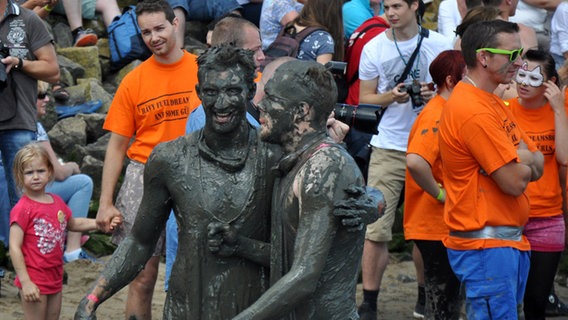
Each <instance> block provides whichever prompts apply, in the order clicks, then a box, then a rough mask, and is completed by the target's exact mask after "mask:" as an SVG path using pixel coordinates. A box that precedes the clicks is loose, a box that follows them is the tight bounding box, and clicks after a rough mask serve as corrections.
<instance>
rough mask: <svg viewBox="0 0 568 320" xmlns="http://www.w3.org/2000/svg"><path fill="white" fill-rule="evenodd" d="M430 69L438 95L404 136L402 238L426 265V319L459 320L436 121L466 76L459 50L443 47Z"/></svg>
mask: <svg viewBox="0 0 568 320" xmlns="http://www.w3.org/2000/svg"><path fill="white" fill-rule="evenodd" d="M429 70H430V74H431V75H432V80H433V81H434V83H435V84H436V87H437V95H436V96H435V97H434V98H432V99H431V100H430V101H429V102H428V104H426V106H425V107H424V109H423V110H422V112H421V113H420V115H419V116H418V117H417V118H416V121H415V122H414V125H413V127H412V129H411V131H410V135H409V139H408V149H407V152H406V180H405V193H404V196H405V202H404V220H403V221H404V237H405V238H406V240H414V244H415V246H414V251H415V252H414V253H413V258H414V260H415V264H419V261H417V259H419V257H420V256H421V257H422V260H423V263H424V280H425V281H424V287H425V293H426V303H425V310H424V317H425V318H426V319H458V318H459V316H460V310H461V305H462V301H463V298H462V297H461V295H460V283H459V281H458V279H457V278H456V276H455V275H454V273H453V271H452V268H451V267H450V263H449V262H448V255H447V251H446V248H445V247H444V244H443V243H442V239H443V238H444V237H445V236H447V235H448V233H449V229H448V227H447V226H446V224H445V223H444V218H443V214H444V201H445V199H446V193H445V191H444V187H443V186H444V179H443V177H442V161H441V158H440V152H439V147H438V137H439V136H438V123H439V120H440V115H441V114H442V109H443V108H444V105H445V103H446V100H447V99H448V97H449V96H450V93H451V92H452V90H453V88H454V87H455V85H456V84H457V83H458V82H459V81H460V80H461V79H462V77H463V75H464V74H465V61H464V59H463V56H462V54H461V51H457V50H446V51H443V52H442V53H440V54H439V55H438V56H437V57H436V58H435V59H434V60H433V61H432V63H431V64H430V68H429ZM417 250H418V252H417ZM417 272H418V271H417Z"/></svg>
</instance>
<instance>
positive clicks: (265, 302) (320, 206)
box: [233, 158, 340, 320]
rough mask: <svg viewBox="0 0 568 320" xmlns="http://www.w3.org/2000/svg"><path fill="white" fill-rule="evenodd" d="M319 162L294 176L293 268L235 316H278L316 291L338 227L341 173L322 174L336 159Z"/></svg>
mask: <svg viewBox="0 0 568 320" xmlns="http://www.w3.org/2000/svg"><path fill="white" fill-rule="evenodd" d="M318 163H319V164H320V165H319V166H318V164H314V162H313V161H308V162H307V164H306V165H305V166H304V168H303V169H302V170H301V172H300V173H298V175H297V176H296V177H295V180H294V187H293V189H294V196H295V197H297V198H298V204H299V208H298V209H299V213H298V216H299V221H298V228H297V234H296V240H295V243H294V253H293V254H291V256H293V257H294V261H293V263H292V266H291V268H290V270H289V271H288V272H287V273H286V274H285V275H284V276H283V277H282V278H281V279H280V280H278V281H277V282H276V283H275V284H273V285H272V286H271V287H270V288H269V289H268V290H267V291H266V292H265V293H264V294H263V295H262V296H261V297H260V298H259V299H258V300H257V301H256V302H255V303H254V304H253V305H251V306H250V307H249V308H247V309H246V310H245V311H243V312H242V313H241V314H239V315H237V316H236V317H235V318H233V319H234V320H243V319H264V320H268V319H278V317H280V316H283V315H285V314H287V313H289V312H290V311H292V310H293V309H294V308H295V307H296V306H298V305H299V304H301V303H302V302H304V301H306V299H308V297H309V296H310V295H311V294H312V293H313V292H314V291H315V289H316V287H317V283H318V280H319V278H320V275H321V272H322V270H323V268H324V266H325V262H326V258H327V255H328V252H329V250H330V247H331V244H332V242H333V239H334V236H335V233H336V229H337V227H338V224H337V219H336V217H335V216H334V215H333V202H334V199H335V196H336V195H335V194H334V191H335V187H336V180H337V178H338V176H339V175H340V173H339V172H337V171H340V170H339V169H336V170H334V172H332V173H327V174H326V173H323V174H322V170H324V171H325V170H326V169H327V168H326V167H327V165H329V166H330V167H331V166H333V165H334V164H335V163H333V160H329V158H328V159H326V160H325V161H320V162H318ZM322 175H324V176H322ZM283 192H291V191H290V190H283ZM282 196H284V195H282Z"/></svg>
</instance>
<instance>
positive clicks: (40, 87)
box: [37, 80, 49, 92]
mask: <svg viewBox="0 0 568 320" xmlns="http://www.w3.org/2000/svg"><path fill="white" fill-rule="evenodd" d="M47 89H49V83H47V82H45V81H41V80H38V81H37V92H47Z"/></svg>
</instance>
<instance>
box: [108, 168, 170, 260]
mask: <svg viewBox="0 0 568 320" xmlns="http://www.w3.org/2000/svg"><path fill="white" fill-rule="evenodd" d="M143 191H144V164H143V163H140V162H137V161H133V160H130V163H129V164H128V166H127V167H126V173H125V174H124V180H123V182H122V186H121V187H120V191H119V192H118V195H117V197H116V204H115V206H116V208H117V209H118V211H120V213H122V226H121V227H120V228H118V229H117V230H116V231H115V232H114V233H113V234H112V243H114V244H116V245H118V244H120V242H122V240H124V238H126V236H127V235H129V234H130V231H131V230H132V226H133V225H134V220H135V219H136V215H137V214H138V208H139V207H140V202H141V201H142V194H143ZM164 242H165V231H162V234H161V235H160V238H159V239H158V243H157V244H156V249H154V254H153V255H154V256H160V255H162V253H163V250H164Z"/></svg>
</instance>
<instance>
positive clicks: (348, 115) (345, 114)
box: [333, 103, 383, 134]
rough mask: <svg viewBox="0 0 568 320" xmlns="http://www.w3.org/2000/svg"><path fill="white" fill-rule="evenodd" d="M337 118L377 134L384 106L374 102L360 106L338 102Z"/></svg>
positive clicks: (336, 108) (353, 126)
mask: <svg viewBox="0 0 568 320" xmlns="http://www.w3.org/2000/svg"><path fill="white" fill-rule="evenodd" d="M333 111H334V112H335V119H337V120H339V121H341V122H343V123H345V124H347V125H349V127H351V128H354V129H357V130H359V131H361V132H364V133H369V134H377V133H378V130H377V126H378V125H379V121H380V120H381V117H382V113H383V108H382V107H381V106H378V105H374V104H360V105H358V106H355V105H350V104H345V103H338V104H336V105H335V109H334V110H333Z"/></svg>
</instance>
